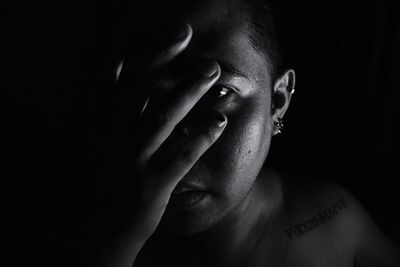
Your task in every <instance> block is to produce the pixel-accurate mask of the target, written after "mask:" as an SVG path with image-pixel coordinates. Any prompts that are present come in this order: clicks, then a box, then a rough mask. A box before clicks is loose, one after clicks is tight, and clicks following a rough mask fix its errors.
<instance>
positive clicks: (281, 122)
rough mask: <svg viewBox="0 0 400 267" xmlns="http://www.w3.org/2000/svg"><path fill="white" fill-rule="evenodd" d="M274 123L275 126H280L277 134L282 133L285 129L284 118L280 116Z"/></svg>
mask: <svg viewBox="0 0 400 267" xmlns="http://www.w3.org/2000/svg"><path fill="white" fill-rule="evenodd" d="M274 124H275V127H277V128H278V132H277V134H281V133H282V131H283V120H282V118H278V121H275V122H274Z"/></svg>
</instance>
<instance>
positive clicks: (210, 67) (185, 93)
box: [137, 61, 221, 163]
mask: <svg viewBox="0 0 400 267" xmlns="http://www.w3.org/2000/svg"><path fill="white" fill-rule="evenodd" d="M220 73H221V70H220V67H219V65H218V64H217V63H216V62H214V61H209V62H204V63H203V65H202V66H201V68H200V69H199V70H198V73H197V75H198V76H199V77H197V78H196V79H193V78H191V79H189V80H188V81H186V82H183V83H182V84H181V85H180V86H179V88H176V89H174V91H173V92H170V97H168V98H166V99H167V100H168V99H170V101H167V102H166V103H161V102H160V101H153V102H151V101H150V102H149V103H148V105H147V108H146V110H145V112H144V114H143V116H142V117H141V121H142V123H140V125H143V127H141V128H142V129H145V131H144V132H143V140H142V141H141V147H142V149H140V154H139V155H138V157H137V162H138V163H144V162H146V160H147V159H148V158H150V157H151V155H152V154H153V153H154V152H155V151H156V150H157V149H158V148H159V147H160V146H161V144H162V143H163V142H164V141H165V140H166V139H167V138H168V136H169V135H170V134H171V132H172V131H173V130H174V128H175V126H176V125H177V124H178V123H179V122H180V121H181V120H182V119H183V118H184V117H185V116H186V115H187V114H188V113H189V111H190V110H191V109H192V108H193V107H194V106H195V105H196V103H197V102H198V101H199V100H200V99H201V97H202V96H203V95H204V94H205V93H206V92H207V91H208V90H209V89H210V88H211V87H212V85H213V84H214V83H215V82H216V81H217V80H218V78H219V76H220Z"/></svg>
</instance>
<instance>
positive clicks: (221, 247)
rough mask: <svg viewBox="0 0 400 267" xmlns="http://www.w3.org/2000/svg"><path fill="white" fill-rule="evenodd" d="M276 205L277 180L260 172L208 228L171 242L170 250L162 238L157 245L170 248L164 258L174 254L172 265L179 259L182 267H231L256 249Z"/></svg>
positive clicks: (277, 197) (277, 203)
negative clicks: (232, 206) (199, 266)
mask: <svg viewBox="0 0 400 267" xmlns="http://www.w3.org/2000/svg"><path fill="white" fill-rule="evenodd" d="M266 176H268V177H266ZM280 204H281V187H280V183H279V182H278V179H276V176H274V175H272V174H271V173H267V172H265V171H262V172H261V173H260V175H259V177H258V178H257V180H256V183H255V184H254V186H253V188H252V189H251V191H250V192H249V194H247V196H246V197H245V198H244V199H243V201H242V202H241V203H240V205H238V206H237V207H236V208H235V209H234V210H233V211H232V212H231V213H230V214H229V215H228V216H227V217H226V218H224V219H223V220H222V221H221V222H219V223H218V224H217V225H215V226H214V227H212V229H209V230H207V231H205V232H202V233H200V234H196V235H192V236H187V237H183V238H180V239H179V240H175V241H172V242H173V243H174V244H175V246H174V247H172V248H171V241H166V240H165V239H164V240H163V241H162V242H161V243H164V249H165V247H168V248H171V249H170V250H169V251H168V252H167V253H168V254H167V255H170V256H172V255H174V256H173V257H171V259H173V260H174V263H175V265H176V263H177V260H176V259H179V260H180V259H182V262H184V265H186V266H196V265H193V264H189V263H190V262H188V261H193V262H201V263H202V265H204V266H213V265H214V266H231V265H234V264H235V263H237V262H240V261H243V260H245V259H246V257H247V256H248V255H249V254H250V253H252V252H253V251H254V250H255V249H256V247H257V244H258V242H259V241H260V240H261V238H262V237H264V235H265V233H266V232H268V229H267V228H268V227H269V225H271V223H273V221H274V220H275V219H276V213H277V210H278V208H279V206H280ZM264 238H265V237H264ZM165 242H168V244H166V243H165ZM177 244H178V245H177ZM188 248H189V249H188ZM189 250H190V252H189ZM193 251H195V252H193ZM175 255H177V256H175ZM178 255H179V256H178ZM182 255H186V256H185V257H183V256H182ZM183 258H184V259H183ZM178 265H179V264H178Z"/></svg>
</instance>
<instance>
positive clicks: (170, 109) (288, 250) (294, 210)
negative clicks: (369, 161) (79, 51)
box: [98, 0, 399, 267]
mask: <svg viewBox="0 0 400 267" xmlns="http://www.w3.org/2000/svg"><path fill="white" fill-rule="evenodd" d="M169 4H170V3H169ZM181 4H182V6H180V8H179V9H178V8H176V9H172V8H171V9H170V10H168V11H165V13H167V14H168V15H169V16H170V17H174V18H178V19H179V20H180V21H185V22H186V23H182V24H181V27H180V29H179V30H178V29H176V30H175V31H176V32H175V33H173V34H170V35H167V36H169V37H168V38H167V39H166V40H167V41H165V38H161V37H160V36H163V33H162V32H159V29H164V28H163V26H165V25H161V24H157V23H155V24H156V25H155V27H151V26H149V25H145V26H144V27H146V26H147V28H146V30H148V31H150V33H148V32H146V31H144V32H145V33H144V34H143V35H136V37H137V38H136V40H137V41H136V42H135V43H134V44H133V47H134V48H131V51H129V55H128V56H126V57H125V58H124V61H123V64H122V70H121V73H119V71H118V73H117V79H118V83H117V92H118V93H117V94H116V97H115V98H114V99H113V101H114V107H116V111H115V113H114V114H115V117H114V122H115V124H116V125H117V126H116V127H115V128H114V133H113V134H114V135H115V136H114V137H115V139H118V138H119V139H120V143H117V144H120V145H117V144H114V147H116V151H117V152H116V153H119V154H121V155H123V157H120V158H124V159H125V160H123V162H120V160H119V159H120V158H118V160H114V161H113V160H112V159H111V158H110V162H114V163H115V165H113V166H112V167H111V168H110V169H111V173H113V171H114V173H113V177H112V179H111V178H110V179H111V180H115V179H116V180H118V179H121V177H124V178H127V179H126V180H128V181H129V184H128V185H129V186H128V185H127V184H125V183H122V184H124V186H122V187H121V188H123V187H125V189H127V191H128V193H126V194H122V195H124V196H123V197H122V200H120V201H121V202H120V205H121V207H123V208H121V207H118V212H120V213H121V214H124V215H123V216H124V217H123V218H124V219H123V220H122V219H121V220H120V221H122V223H120V224H119V227H118V229H117V231H116V233H115V234H114V235H113V236H112V238H111V239H110V241H109V242H108V243H107V245H106V246H105V247H104V248H103V249H104V250H103V253H101V254H99V255H98V256H99V257H98V258H99V259H98V264H99V265H103V266H131V265H132V264H134V265H135V266H308V267H309V266H399V258H398V250H397V248H396V247H395V246H394V245H393V244H392V243H391V242H390V241H389V240H388V239H386V238H385V237H384V235H383V234H382V233H381V231H380V230H379V229H378V228H377V227H376V226H375V224H374V223H373V222H372V220H371V219H370V218H369V216H368V215H367V213H366V211H365V210H364V209H363V207H362V206H361V205H360V204H359V203H358V201H357V200H356V199H354V197H353V196H351V194H349V193H348V192H347V191H346V190H344V189H343V188H341V187H339V186H337V185H335V184H333V183H330V182H326V181H319V182H315V181H310V182H306V181H301V182H299V181H298V180H299V179H298V177H283V176H282V175H280V174H278V173H275V172H273V171H271V170H268V169H267V168H266V166H265V163H264V162H265V159H266V157H267V155H268V151H269V146H270V142H271V139H272V137H273V136H275V135H277V134H278V133H279V131H280V125H281V120H282V118H283V117H284V114H285V112H286V111H287V109H288V106H289V103H290V99H291V96H292V91H293V90H294V85H295V73H294V71H293V70H292V69H290V68H282V66H283V65H282V64H281V61H280V58H279V49H278V47H277V43H276V40H275V36H274V34H275V33H274V25H273V21H272V19H271V18H272V14H271V10H269V9H268V7H265V6H261V5H259V3H258V2H257V1H245V0H243V1H239V0H238V1H229V0H221V1H203V2H197V1H193V2H191V3H190V4H187V3H186V4H184V3H181ZM171 12H173V13H171ZM157 15H159V14H158V13H157ZM152 19H153V21H156V22H160V21H162V19H161V18H158V17H155V18H151V19H149V21H150V20H152ZM264 19H265V21H264ZM140 26H143V25H140ZM157 28H158V31H156V30H155V29H157ZM152 30H154V31H156V32H152ZM138 34H140V33H138ZM165 42H167V44H165ZM139 48H141V49H142V50H138V49H139ZM155 51H157V52H155ZM133 99H140V100H142V102H141V105H136V104H137V103H136V104H135V105H132V104H131V103H130V101H133ZM134 111H136V113H135V112H134ZM121 121H122V125H124V126H126V125H128V127H127V128H124V127H121V126H120V127H118V125H121V124H118V123H120V122H121ZM122 149H124V151H125V152H121V151H122ZM116 153H110V154H111V155H112V156H113V157H114V156H115V155H116ZM117 170H120V171H119V172H118V171H117ZM121 180H122V181H124V182H125V181H126V180H124V179H121ZM121 188H120V189H121ZM120 192H125V191H123V190H122V191H120ZM124 197H125V198H124ZM119 218H122V216H121V217H115V220H118V219H119Z"/></svg>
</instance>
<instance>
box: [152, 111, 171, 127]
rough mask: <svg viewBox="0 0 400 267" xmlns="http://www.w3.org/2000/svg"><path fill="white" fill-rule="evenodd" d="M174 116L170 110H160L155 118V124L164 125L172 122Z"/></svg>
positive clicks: (157, 125)
mask: <svg viewBox="0 0 400 267" xmlns="http://www.w3.org/2000/svg"><path fill="white" fill-rule="evenodd" d="M171 121H172V116H171V114H170V112H168V111H166V110H163V111H160V112H159V113H158V114H157V115H156V116H155V118H154V124H155V126H156V127H163V126H166V125H168V124H169V123H171Z"/></svg>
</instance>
